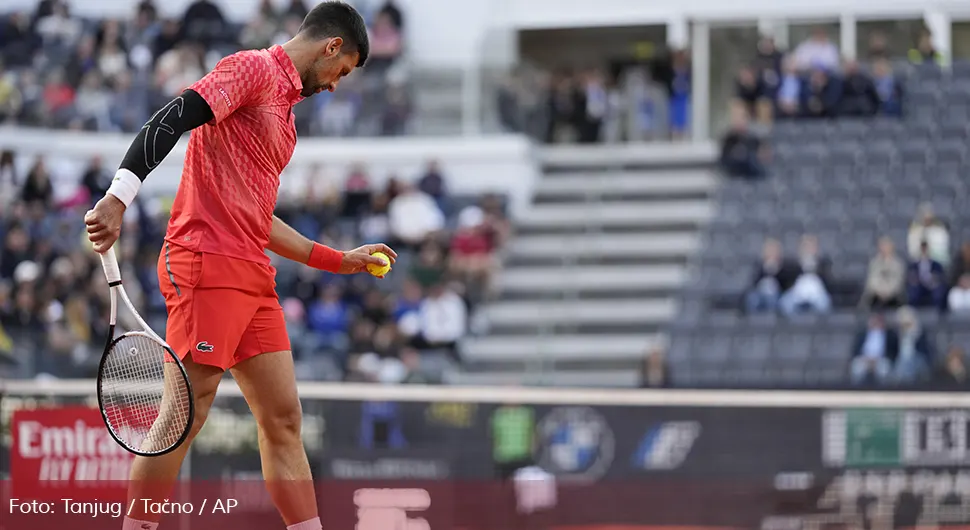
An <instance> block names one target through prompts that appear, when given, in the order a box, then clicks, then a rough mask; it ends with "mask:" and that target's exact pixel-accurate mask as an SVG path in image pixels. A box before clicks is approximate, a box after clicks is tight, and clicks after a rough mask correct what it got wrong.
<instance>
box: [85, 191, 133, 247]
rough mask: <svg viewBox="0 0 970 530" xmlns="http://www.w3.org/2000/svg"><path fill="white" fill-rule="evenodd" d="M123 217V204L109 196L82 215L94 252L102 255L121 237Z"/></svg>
mask: <svg viewBox="0 0 970 530" xmlns="http://www.w3.org/2000/svg"><path fill="white" fill-rule="evenodd" d="M124 217H125V203H123V202H121V200H120V199H118V198H117V197H115V196H114V195H110V194H108V195H105V196H104V197H102V198H101V200H100V201H98V203H97V204H95V205H94V208H93V209H91V210H88V213H86V214H84V225H85V226H86V227H87V230H88V239H89V240H91V243H94V250H95V251H96V252H98V253H99V254H104V253H105V252H107V250H108V249H109V248H111V245H114V243H115V241H117V240H118V236H120V235H121V221H122V219H124Z"/></svg>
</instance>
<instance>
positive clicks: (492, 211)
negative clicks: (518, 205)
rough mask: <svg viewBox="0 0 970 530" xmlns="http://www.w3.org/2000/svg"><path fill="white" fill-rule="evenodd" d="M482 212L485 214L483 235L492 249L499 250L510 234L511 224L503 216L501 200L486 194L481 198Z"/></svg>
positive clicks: (493, 195) (496, 196)
mask: <svg viewBox="0 0 970 530" xmlns="http://www.w3.org/2000/svg"><path fill="white" fill-rule="evenodd" d="M481 206H482V211H483V212H484V213H485V234H486V236H487V237H488V241H489V244H490V245H491V246H492V248H493V249H496V250H498V249H500V248H502V247H504V246H505V242H506V241H507V240H508V238H509V236H510V235H511V234H512V223H511V221H509V218H508V217H506V215H505V210H504V208H503V206H502V200H501V199H500V198H499V196H498V195H495V194H487V195H485V196H484V197H482V201H481Z"/></svg>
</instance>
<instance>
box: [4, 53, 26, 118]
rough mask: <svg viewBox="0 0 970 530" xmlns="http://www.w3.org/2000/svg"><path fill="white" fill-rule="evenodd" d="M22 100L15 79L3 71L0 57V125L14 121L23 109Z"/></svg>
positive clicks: (11, 74) (12, 75)
mask: <svg viewBox="0 0 970 530" xmlns="http://www.w3.org/2000/svg"><path fill="white" fill-rule="evenodd" d="M23 105H24V99H23V95H22V94H21V93H20V88H19V87H17V83H16V77H15V75H14V74H13V73H8V72H6V71H5V69H4V65H3V57H2V56H0V124H3V123H5V122H10V121H13V120H15V119H16V118H17V117H18V116H20V112H21V110H22V109H23Z"/></svg>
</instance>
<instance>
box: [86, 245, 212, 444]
mask: <svg viewBox="0 0 970 530" xmlns="http://www.w3.org/2000/svg"><path fill="white" fill-rule="evenodd" d="M101 265H102V266H103V267H104V275H105V277H106V278H107V279H108V287H109V288H110V290H111V316H110V321H109V324H110V329H109V331H108V341H107V344H106V345H105V347H104V355H103V356H102V357H101V365H100V366H99V367H98V405H99V406H100V408H101V417H102V418H104V424H105V426H107V427H108V432H109V433H111V437H112V438H114V439H115V441H117V442H118V443H119V444H121V446H122V447H124V448H125V449H127V450H128V451H130V452H132V453H134V454H136V455H140V456H158V455H163V454H165V453H168V452H171V451H173V450H174V449H175V448H177V447H178V446H180V445H182V442H184V441H185V439H186V438H187V437H188V435H189V429H190V428H191V426H192V420H193V418H194V416H195V401H194V399H193V397H192V385H191V384H190V382H189V378H188V375H187V374H186V373H185V367H184V366H183V365H182V362H181V361H180V360H179V358H178V356H177V355H175V352H174V351H172V348H171V347H169V345H168V344H166V343H165V341H164V340H162V339H161V337H159V336H158V335H157V334H156V333H155V332H154V331H152V329H151V328H150V327H148V324H146V323H145V321H144V319H142V318H141V315H139V314H138V312H137V311H135V307H134V306H133V305H132V303H131V300H130V299H129V298H128V293H126V292H125V288H124V287H123V286H122V285H121V269H120V268H119V267H118V258H117V256H115V251H114V249H113V248H109V249H108V250H107V252H105V253H104V254H102V255H101ZM119 297H120V298H121V300H122V301H123V302H124V303H125V306H127V308H128V310H129V311H131V314H132V315H133V316H134V317H135V320H136V321H137V322H138V325H139V326H141V328H142V329H141V331H129V332H127V333H124V334H122V335H121V336H119V337H117V338H116V337H115V336H114V334H115V323H116V322H117V319H118V298H119Z"/></svg>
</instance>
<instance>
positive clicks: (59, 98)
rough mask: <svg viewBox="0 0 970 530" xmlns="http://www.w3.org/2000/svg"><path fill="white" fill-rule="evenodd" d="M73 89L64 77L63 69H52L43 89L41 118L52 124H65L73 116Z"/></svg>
mask: <svg viewBox="0 0 970 530" xmlns="http://www.w3.org/2000/svg"><path fill="white" fill-rule="evenodd" d="M73 105H74V89H73V88H72V87H71V86H70V85H69V84H67V82H66V80H65V79H64V72H63V70H60V69H57V70H54V71H52V72H51V73H50V75H48V77H47V85H46V86H45V87H44V91H43V110H42V113H43V119H44V120H45V123H46V124H48V125H52V126H57V127H63V126H66V125H67V124H68V123H69V122H70V120H71V118H72V117H73V116H74V108H73Z"/></svg>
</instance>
